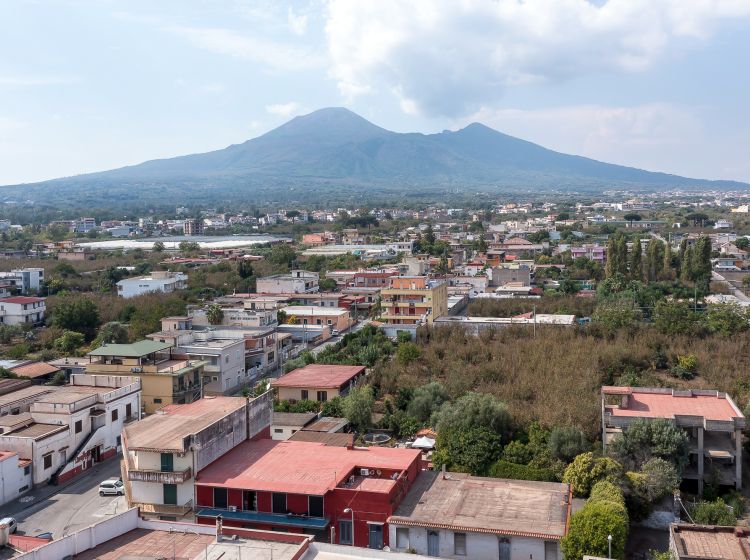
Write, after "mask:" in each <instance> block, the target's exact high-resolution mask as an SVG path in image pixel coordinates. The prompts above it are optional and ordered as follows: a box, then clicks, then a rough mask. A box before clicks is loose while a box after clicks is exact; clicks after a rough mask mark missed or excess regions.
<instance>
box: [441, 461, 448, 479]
mask: <svg viewBox="0 0 750 560" xmlns="http://www.w3.org/2000/svg"><path fill="white" fill-rule="evenodd" d="M441 470H442V472H443V480H446V479H447V478H448V476H447V475H446V472H447V470H446V468H445V463H443V468H442V469H441Z"/></svg>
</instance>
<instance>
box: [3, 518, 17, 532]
mask: <svg viewBox="0 0 750 560" xmlns="http://www.w3.org/2000/svg"><path fill="white" fill-rule="evenodd" d="M0 525H7V526H8V532H9V533H15V532H16V529H18V521H16V520H15V519H14V518H13V517H3V518H2V519H0Z"/></svg>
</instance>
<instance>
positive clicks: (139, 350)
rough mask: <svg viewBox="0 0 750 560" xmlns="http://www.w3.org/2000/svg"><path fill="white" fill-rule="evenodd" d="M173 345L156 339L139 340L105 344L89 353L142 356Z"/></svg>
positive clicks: (92, 354) (96, 354) (128, 356)
mask: <svg viewBox="0 0 750 560" xmlns="http://www.w3.org/2000/svg"><path fill="white" fill-rule="evenodd" d="M171 346H172V345H171V344H169V343H166V342H156V341H155V340H139V341H138V342H134V343H133V344H104V345H102V346H100V347H99V348H97V349H95V350H92V351H91V352H89V353H88V355H89V356H122V357H125V358H140V357H141V356H146V355H148V354H153V353H154V352H160V351H162V350H166V349H167V348H170V347H171Z"/></svg>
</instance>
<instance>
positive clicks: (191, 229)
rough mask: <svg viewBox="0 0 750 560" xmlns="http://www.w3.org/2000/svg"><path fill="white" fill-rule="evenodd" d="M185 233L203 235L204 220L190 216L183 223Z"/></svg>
mask: <svg viewBox="0 0 750 560" xmlns="http://www.w3.org/2000/svg"><path fill="white" fill-rule="evenodd" d="M183 230H184V232H185V235H190V236H193V235H203V220H200V219H195V218H189V219H187V220H185V222H184V224H183Z"/></svg>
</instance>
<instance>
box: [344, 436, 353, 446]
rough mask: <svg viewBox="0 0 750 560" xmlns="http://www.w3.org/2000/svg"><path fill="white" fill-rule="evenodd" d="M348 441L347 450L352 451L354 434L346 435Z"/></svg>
mask: <svg viewBox="0 0 750 560" xmlns="http://www.w3.org/2000/svg"><path fill="white" fill-rule="evenodd" d="M348 436H349V439H348V441H347V442H346V448H347V449H354V434H348Z"/></svg>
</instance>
